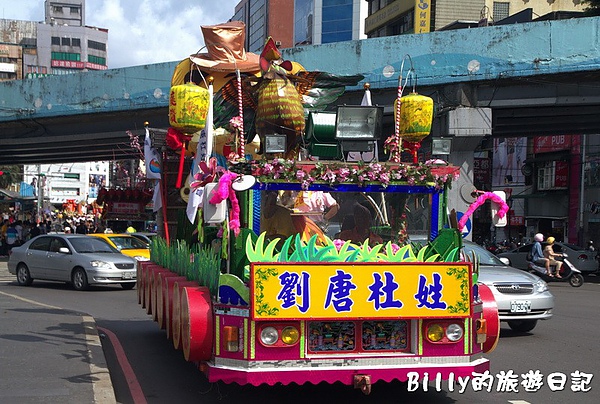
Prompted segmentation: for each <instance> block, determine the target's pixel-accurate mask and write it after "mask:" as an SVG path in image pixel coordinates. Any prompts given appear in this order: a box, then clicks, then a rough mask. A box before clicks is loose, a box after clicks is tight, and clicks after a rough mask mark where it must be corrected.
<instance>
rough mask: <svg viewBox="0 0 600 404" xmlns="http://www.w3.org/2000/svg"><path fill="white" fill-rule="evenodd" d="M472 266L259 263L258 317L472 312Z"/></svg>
mask: <svg viewBox="0 0 600 404" xmlns="http://www.w3.org/2000/svg"><path fill="white" fill-rule="evenodd" d="M471 274H472V267H471V264H470V263H467V262H450V263H448V262H445V263H388V262H386V263H381V262H377V263H325V262H323V263H317V264H316V263H290V264H288V263H277V262H271V263H255V264H252V266H251V270H250V281H251V285H252V286H251V288H250V290H251V294H252V295H251V297H250V301H251V313H252V318H253V319H254V320H266V319H277V320H290V319H338V320H339V319H340V318H344V319H358V318H361V319H365V318H380V319H383V318H398V317H401V318H443V317H468V316H470V315H471V304H470V303H471V295H472V294H471V290H472V284H471V283H472V275H471Z"/></svg>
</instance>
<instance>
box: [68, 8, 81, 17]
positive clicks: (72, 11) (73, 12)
mask: <svg viewBox="0 0 600 404" xmlns="http://www.w3.org/2000/svg"><path fill="white" fill-rule="evenodd" d="M69 10H70V11H71V14H75V15H79V7H69Z"/></svg>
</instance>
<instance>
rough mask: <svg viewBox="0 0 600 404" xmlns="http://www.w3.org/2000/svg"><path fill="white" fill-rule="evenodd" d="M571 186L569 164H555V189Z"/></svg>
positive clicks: (559, 162) (560, 162)
mask: <svg viewBox="0 0 600 404" xmlns="http://www.w3.org/2000/svg"><path fill="white" fill-rule="evenodd" d="M568 186H569V164H568V163H567V162H566V161H561V160H559V161H555V162H554V187H555V188H567V187H568Z"/></svg>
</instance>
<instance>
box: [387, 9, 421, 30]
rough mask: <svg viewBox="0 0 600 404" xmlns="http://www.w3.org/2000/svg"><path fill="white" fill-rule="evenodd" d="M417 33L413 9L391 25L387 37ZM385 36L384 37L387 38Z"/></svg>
mask: <svg viewBox="0 0 600 404" xmlns="http://www.w3.org/2000/svg"><path fill="white" fill-rule="evenodd" d="M414 32H415V9H414V8H411V9H410V10H408V11H407V12H406V13H403V14H401V15H400V17H398V19H397V20H395V21H393V22H391V23H390V25H389V28H388V29H387V32H386V33H385V35H387V36H389V35H400V34H412V33H414ZM385 35H384V36H385Z"/></svg>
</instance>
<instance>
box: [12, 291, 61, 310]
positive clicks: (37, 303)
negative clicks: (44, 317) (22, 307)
mask: <svg viewBox="0 0 600 404" xmlns="http://www.w3.org/2000/svg"><path fill="white" fill-rule="evenodd" d="M0 293H1V294H3V295H4V296H9V297H12V298H14V299H17V300H21V301H23V302H26V303H30V304H35V305H38V306H42V307H46V308H48V309H57V310H65V309H64V308H62V307H58V306H52V305H49V304H45V303H40V302H36V301H35V300H29V299H25V298H24V297H21V296H17V295H12V294H10V293H5V292H0Z"/></svg>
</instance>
